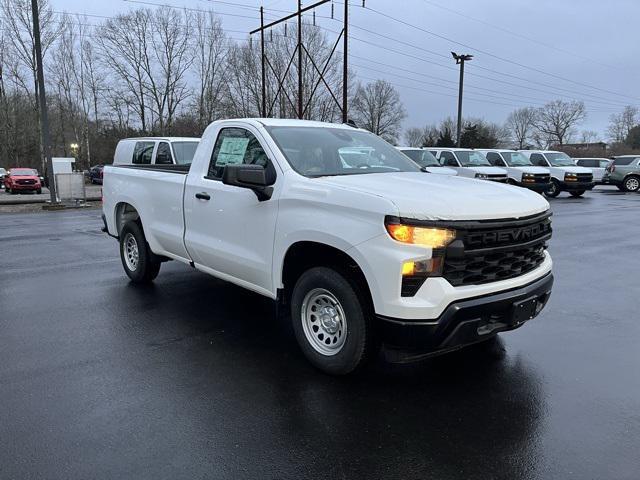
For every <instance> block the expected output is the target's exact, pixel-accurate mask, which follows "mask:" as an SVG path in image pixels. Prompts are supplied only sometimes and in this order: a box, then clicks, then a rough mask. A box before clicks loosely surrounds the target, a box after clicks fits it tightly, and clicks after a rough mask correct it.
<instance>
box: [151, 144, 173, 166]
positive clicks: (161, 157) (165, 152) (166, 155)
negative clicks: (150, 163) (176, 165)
mask: <svg viewBox="0 0 640 480" xmlns="http://www.w3.org/2000/svg"><path fill="white" fill-rule="evenodd" d="M155 163H156V165H173V156H172V155H171V147H170V146H169V144H168V143H167V142H160V143H159V144H158V149H157V150H156V162H155Z"/></svg>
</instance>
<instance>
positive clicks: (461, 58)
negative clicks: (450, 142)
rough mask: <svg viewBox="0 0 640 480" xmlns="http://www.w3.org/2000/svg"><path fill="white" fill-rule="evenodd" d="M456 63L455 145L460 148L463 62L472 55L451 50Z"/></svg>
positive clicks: (468, 59)
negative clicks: (458, 67)
mask: <svg viewBox="0 0 640 480" xmlns="http://www.w3.org/2000/svg"><path fill="white" fill-rule="evenodd" d="M451 55H453V58H454V59H455V60H456V64H459V65H460V83H459V85H458V129H457V131H456V147H458V148H460V138H461V136H462V88H463V85H464V62H466V61H470V60H471V59H472V58H473V55H458V54H457V53H455V52H451Z"/></svg>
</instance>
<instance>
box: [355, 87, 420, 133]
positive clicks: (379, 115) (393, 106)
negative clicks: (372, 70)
mask: <svg viewBox="0 0 640 480" xmlns="http://www.w3.org/2000/svg"><path fill="white" fill-rule="evenodd" d="M351 112H352V115H353V117H354V119H355V121H356V122H357V123H358V124H359V125H360V126H361V127H363V128H366V129H367V130H369V131H370V132H373V133H375V134H376V135H380V136H381V137H382V138H384V139H385V140H387V141H389V142H392V143H395V142H396V141H397V138H398V133H399V132H400V127H401V126H402V121H403V120H404V118H405V117H406V116H407V114H406V111H405V109H404V106H403V105H402V102H401V101H400V95H399V94H398V92H397V91H396V89H395V88H394V87H393V85H391V84H390V83H389V82H387V81H385V80H376V81H375V82H372V83H368V84H367V85H364V86H363V85H359V86H358V88H357V91H356V95H355V97H354V99H353V102H352V104H351Z"/></svg>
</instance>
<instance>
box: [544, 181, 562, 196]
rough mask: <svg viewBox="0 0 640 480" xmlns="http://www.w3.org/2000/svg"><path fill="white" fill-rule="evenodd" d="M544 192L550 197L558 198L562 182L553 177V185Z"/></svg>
mask: <svg viewBox="0 0 640 480" xmlns="http://www.w3.org/2000/svg"><path fill="white" fill-rule="evenodd" d="M544 194H545V195H546V196H547V197H549V198H556V197H557V196H558V195H560V183H559V182H558V181H557V180H556V179H555V178H552V179H551V185H549V188H547V190H545V192H544Z"/></svg>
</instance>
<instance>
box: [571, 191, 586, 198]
mask: <svg viewBox="0 0 640 480" xmlns="http://www.w3.org/2000/svg"><path fill="white" fill-rule="evenodd" d="M584 192H585V190H576V191H575V192H569V193H570V194H571V196H572V197H576V198H577V197H581V196H582V195H584Z"/></svg>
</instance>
